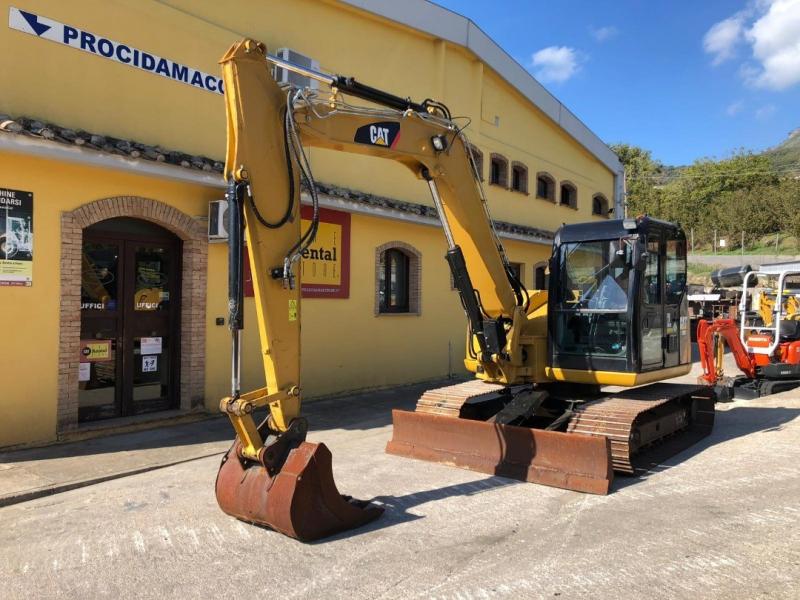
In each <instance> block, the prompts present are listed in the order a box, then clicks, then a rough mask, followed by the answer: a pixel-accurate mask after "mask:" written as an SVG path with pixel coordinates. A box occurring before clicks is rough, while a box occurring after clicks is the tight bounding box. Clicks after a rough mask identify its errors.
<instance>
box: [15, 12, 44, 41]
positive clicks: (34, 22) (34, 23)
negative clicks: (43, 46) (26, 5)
mask: <svg viewBox="0 0 800 600" xmlns="http://www.w3.org/2000/svg"><path fill="white" fill-rule="evenodd" d="M19 14H21V15H22V16H23V17H24V18H25V20H26V21H27V22H28V25H30V26H31V29H33V32H34V33H35V34H36V35H38V36H41V35H42V34H43V33H44V32H45V31H47V30H48V29H50V25H45V24H44V23H39V17H38V15H34V14H32V13H29V12H25V11H24V10H21V11H19Z"/></svg>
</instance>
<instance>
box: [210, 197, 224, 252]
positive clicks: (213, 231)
mask: <svg viewBox="0 0 800 600" xmlns="http://www.w3.org/2000/svg"><path fill="white" fill-rule="evenodd" d="M227 239H228V201H227V200H212V201H211V202H209V203H208V241H209V242H214V241H218V242H222V241H225V240H227Z"/></svg>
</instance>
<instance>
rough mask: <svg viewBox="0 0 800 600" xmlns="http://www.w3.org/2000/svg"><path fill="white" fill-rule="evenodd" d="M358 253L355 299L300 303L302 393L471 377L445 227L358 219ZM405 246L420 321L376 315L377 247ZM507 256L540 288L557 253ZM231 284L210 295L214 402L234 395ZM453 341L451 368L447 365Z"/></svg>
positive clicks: (523, 246)
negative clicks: (416, 255)
mask: <svg viewBox="0 0 800 600" xmlns="http://www.w3.org/2000/svg"><path fill="white" fill-rule="evenodd" d="M350 238H351V250H350V274H351V276H350V298H349V299H333V298H331V299H328V298H325V299H321V298H310V299H309V298H307V299H304V300H303V301H302V307H301V309H302V323H303V325H302V327H303V328H302V334H301V335H302V370H301V372H302V386H303V390H304V392H305V395H306V397H307V398H313V397H315V396H321V395H325V394H331V393H337V392H341V391H343V390H352V389H367V388H374V387H381V386H387V385H391V384H398V383H406V382H410V381H422V380H426V379H433V378H437V377H441V376H443V375H446V374H447V373H448V369H451V371H452V372H453V373H465V371H464V367H463V359H464V336H465V332H466V320H465V317H464V313H463V310H462V308H461V304H460V302H459V300H458V295H457V294H458V293H457V292H456V291H455V290H452V289H451V288H450V271H449V270H448V267H447V263H446V262H445V260H444V254H445V251H446V249H447V246H446V243H445V239H444V234H443V232H442V231H441V229H439V228H436V227H431V226H428V225H415V224H410V223H399V222H398V221H393V220H388V219H383V218H377V217H370V216H364V215H358V214H353V215H352V223H351V234H350ZM397 240H402V241H404V242H406V243H408V244H411V245H412V246H413V247H414V248H415V249H416V250H417V251H418V252H420V254H421V255H422V259H421V260H422V299H421V308H422V310H421V314H420V315H419V316H417V315H411V314H395V315H380V316H375V249H376V248H377V247H378V246H381V245H383V244H385V243H387V242H392V241H397ZM504 245H505V247H506V250H507V252H508V255H509V258H510V260H511V261H513V262H519V263H523V265H524V269H523V273H524V275H523V279H524V281H523V283H526V284H528V285H529V286H531V285H532V283H533V266H534V264H536V263H538V262H540V261H543V260H546V259H547V258H548V257H549V256H550V247H549V246H546V245H542V244H531V243H526V242H521V241H516V240H504ZM225 252H226V248H225V246H224V245H212V246H211V247H210V249H209V274H210V273H212V272H214V273H218V272H223V273H224V272H225V269H226V262H225V261H226V260H227V259H226V255H225ZM225 305H226V297H225V290H224V287H222V286H220V288H219V289H217V290H216V292H214V291H213V290H212V293H211V294H210V295H209V297H208V307H209V308H208V318H207V323H208V331H209V334H208V344H207V346H208V348H209V352H213V353H214V356H216V353H217V352H219V351H220V349H222V352H223V353H225V358H224V359H222V360H212V359H211V356H212V355H211V354H209V360H208V361H207V367H206V368H207V371H208V373H209V375H208V377H207V380H208V382H209V384H208V386H207V391H208V395H209V398H208V399H207V405H208V406H209V407H210V408H213V407H214V406H216V400H217V399H218V398H219V397H221V396H225V395H227V394H228V393H229V391H228V386H229V379H230V372H229V362H228V359H227V357H228V354H227V351H228V347H229V343H230V342H229V340H230V338H229V334H228V330H227V328H224V327H215V326H214V318H215V317H217V316H225V315H226V314H227V309H226V307H225ZM255 322H256V315H255V306H254V303H253V299H252V298H250V299H246V300H245V334H244V348H245V351H244V369H243V373H244V375H243V384H242V388H243V389H253V388H256V387H259V386H261V385H263V374H262V373H261V359H260V353H259V346H258V344H259V342H258V335H257V332H256V331H255V329H254V327H255ZM448 342H449V343H450V346H449V352H450V355H449V361H450V364H449V365H448Z"/></svg>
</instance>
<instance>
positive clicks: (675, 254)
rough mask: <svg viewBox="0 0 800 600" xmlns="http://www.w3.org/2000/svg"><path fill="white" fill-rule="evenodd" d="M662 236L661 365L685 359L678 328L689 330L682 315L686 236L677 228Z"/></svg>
mask: <svg viewBox="0 0 800 600" xmlns="http://www.w3.org/2000/svg"><path fill="white" fill-rule="evenodd" d="M666 238H667V239H665V240H664V247H665V252H664V366H665V367H676V366H678V365H679V364H682V363H685V362H686V361H685V360H683V361H682V360H681V355H682V354H685V352H682V348H681V338H682V337H686V336H681V330H682V328H683V329H687V330H688V318H687V317H685V316H684V318H683V320H682V319H681V316H682V314H681V313H682V311H681V304H682V303H683V302H684V296H685V295H686V294H685V291H686V239H685V238H684V237H683V236H682V235H681V234H680V232H679V231H678V230H674V231H671V232H669V233H668V235H667V236H666Z"/></svg>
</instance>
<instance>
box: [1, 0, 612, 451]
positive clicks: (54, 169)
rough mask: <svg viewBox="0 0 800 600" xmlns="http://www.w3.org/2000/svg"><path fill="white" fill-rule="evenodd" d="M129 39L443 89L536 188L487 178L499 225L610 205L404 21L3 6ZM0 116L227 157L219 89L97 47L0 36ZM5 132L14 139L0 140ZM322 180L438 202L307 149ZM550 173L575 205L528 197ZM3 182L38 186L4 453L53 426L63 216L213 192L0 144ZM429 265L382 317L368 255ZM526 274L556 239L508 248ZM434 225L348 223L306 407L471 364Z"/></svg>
mask: <svg viewBox="0 0 800 600" xmlns="http://www.w3.org/2000/svg"><path fill="white" fill-rule="evenodd" d="M12 5H13V6H15V7H17V8H21V9H23V10H29V11H31V12H35V13H37V14H40V15H44V16H47V17H50V18H53V19H56V20H58V21H61V22H63V23H66V24H69V25H73V26H75V27H79V28H81V29H84V30H88V31H91V32H94V33H96V34H99V35H103V36H106V37H108V38H110V39H113V40H115V41H118V42H125V43H128V44H130V45H132V46H135V47H137V48H140V49H142V50H146V51H148V52H151V53H153V54H157V55H160V56H162V57H165V58H169V59H172V60H175V61H179V62H182V63H184V64H186V65H189V66H191V67H193V68H197V69H200V70H203V71H206V72H208V73H217V72H218V65H217V60H218V59H219V57H220V56H221V55H222V54H223V53H224V52H225V50H226V49H227V48H228V47H229V46H230V44H232V43H233V42H235V41H236V40H238V39H240V38H241V37H242V36H245V35H247V36H252V37H254V38H257V39H261V40H263V41H265V42H266V43H267V45H268V47H269V48H270V49H276V48H278V47H282V46H287V47H291V48H293V49H295V50H297V51H299V52H302V53H304V54H306V55H309V56H312V57H314V58H317V59H318V60H320V62H321V68H322V69H323V70H327V71H330V72H340V73H342V74H347V75H352V76H355V77H357V78H358V79H359V80H361V81H363V82H366V83H369V84H371V85H374V86H378V87H383V88H385V89H387V90H390V91H393V92H395V93H398V94H400V95H403V96H412V97H414V98H417V99H423V98H426V97H431V96H432V97H436V98H438V99H441V100H443V101H444V102H445V103H447V104H449V105H450V107H451V109H452V111H453V114H454V115H464V116H467V117H469V118H470V119H471V124H470V126H469V128H468V129H467V130H466V131H467V134H468V135H469V137H470V139H471V141H472V142H473V143H474V144H475V145H476V146H478V147H479V148H480V150H481V151H482V152H483V154H484V165H483V175H484V178H485V179H486V180H487V181H488V177H489V156H490V154H491V153H492V152H497V153H500V154H502V155H503V156H505V157H506V158H507V159H508V161H509V164H510V163H511V162H512V161H520V162H523V163H525V164H526V165H527V167H528V169H529V190H530V192H531V193H529V194H528V195H525V194H521V193H519V192H512V191H509V190H505V189H500V188H499V187H498V186H493V185H488V183H487V184H486V185H485V187H486V189H487V192H488V195H489V202H490V208H491V210H492V214H493V216H494V217H495V218H496V219H500V220H504V221H509V222H513V223H517V224H522V225H528V226H533V227H539V228H542V229H547V230H555V229H556V228H557V227H558V226H559V225H560V224H561V223H563V222H569V221H573V222H574V221H583V220H587V219H591V218H593V217H592V215H591V194H593V193H596V192H600V193H603V194H604V195H605V196H606V197H607V198H608V199H609V200H611V199H612V198H613V185H614V180H613V173H611V171H609V170H608V169H607V168H606V167H605V166H603V165H602V164H601V163H600V162H599V161H598V160H597V159H595V158H594V157H593V156H591V155H590V154H589V153H588V152H586V151H585V150H584V149H583V148H582V147H581V146H580V145H579V144H578V143H577V142H575V141H574V140H572V139H571V138H570V137H569V136H568V135H566V134H565V132H564V131H562V130H561V129H560V128H559V127H558V126H557V125H555V124H554V123H553V122H552V121H550V120H549V119H547V118H546V117H545V116H544V115H543V114H542V113H541V112H540V111H538V109H536V108H535V107H534V106H533V105H532V104H531V103H530V102H529V101H528V100H527V99H525V98H524V97H523V96H522V95H520V94H519V93H518V92H517V91H516V90H514V89H513V88H512V87H511V86H509V85H508V84H507V83H506V82H505V81H504V80H502V79H501V78H500V77H499V76H498V75H497V74H496V73H494V72H493V71H492V70H491V69H489V68H487V67H485V66H484V65H483V64H482V63H481V62H480V61H479V60H476V57H475V56H474V55H472V54H471V53H469V52H468V51H466V50H464V49H461V48H459V47H456V46H453V45H452V44H447V43H445V42H443V41H441V40H436V39H433V38H432V37H431V36H427V35H425V34H422V33H419V32H417V31H414V30H411V29H409V28H407V27H404V26H401V25H398V24H396V23H393V22H389V21H386V20H383V19H379V18H377V17H374V16H372V15H369V14H367V13H363V12H361V11H358V10H356V9H353V8H350V7H347V6H344V5H341V4H339V3H337V2H334V1H327V0H292V2H285V1H279V0H271V1H266V0H265V1H262V2H258V3H254V2H247V1H245V0H231V1H230V2H226V3H215V2H202V3H199V2H191V1H189V0H164V1H161V2H155V1H152V2H145V1H141V0H116V1H113V2H109V1H107V0H83V1H82V2H80V3H65V2H57V1H55V0H19V1H17V0H15V1H14V2H13V4H12V3H11V2H9V0H0V10H2V11H3V12H4V14H6V15H7V14H8V12H9V7H10V6H12ZM0 72H2V73H4V76H5V77H6V78H7V79H8V81H12V82H13V85H8V86H5V87H4V90H3V97H2V98H1V99H0V114H6V115H11V116H12V117H29V118H36V119H41V120H44V121H51V122H54V123H57V124H59V125H61V126H66V127H70V128H73V129H75V130H80V129H84V130H87V131H90V132H96V133H102V134H106V135H113V136H115V137H119V138H123V139H133V140H137V141H141V142H144V143H147V144H158V145H160V146H161V147H163V148H167V149H176V150H180V151H183V152H186V153H189V154H201V155H206V156H209V157H212V158H216V159H221V158H222V156H223V154H224V145H225V129H224V127H225V111H224V105H223V99H222V97H221V96H220V95H218V94H214V93H211V92H208V91H203V90H199V89H195V88H192V87H190V86H188V85H184V84H181V83H177V82H174V81H170V80H168V79H165V78H162V77H158V76H156V75H154V74H151V73H146V72H143V71H139V70H136V69H133V68H130V67H127V66H125V65H122V64H119V63H115V62H112V61H110V60H105V59H103V58H100V57H98V56H95V55H91V54H88V53H85V52H80V51H78V50H75V49H70V48H67V47H65V46H62V45H59V44H56V43H53V42H49V41H45V40H43V39H39V38H37V37H35V36H33V35H26V34H24V33H21V32H18V31H15V30H12V29H9V28H8V27H2V28H0ZM3 135H6V134H3ZM311 159H312V164H313V167H314V170H315V175H316V177H317V179H318V180H320V181H324V182H326V183H330V184H335V185H339V186H342V187H346V188H353V189H358V190H360V191H363V192H369V193H373V194H377V195H382V196H387V197H391V198H396V199H400V200H405V201H410V202H418V203H424V204H428V205H430V204H431V201H430V198H429V196H428V192H427V187H426V186H425V185H424V184H422V183H421V182H419V181H417V180H416V179H415V178H413V177H410V176H409V174H408V171H407V169H406V168H405V167H402V166H400V165H397V164H394V163H393V162H392V161H381V160H379V159H376V158H370V157H361V156H351V155H343V154H340V153H334V152H331V151H327V150H321V149H313V150H311ZM538 171H547V172H549V173H550V174H551V175H553V176H554V177H555V178H556V179H557V180H561V179H568V180H570V181H572V182H573V183H575V184H576V185H577V186H578V193H579V204H578V209H577V210H574V209H571V208H567V207H563V206H557V205H554V204H553V203H551V202H549V201H546V200H542V199H537V198H536V197H535V175H536V173H537V172H538ZM0 187H7V188H12V189H19V190H26V191H32V192H33V193H34V211H35V212H34V223H35V224H34V228H35V242H34V243H35V252H34V257H35V258H34V264H33V269H34V283H33V286H32V287H30V288H25V287H19V288H0V328H2V331H3V332H4V336H5V339H6V340H13V342H14V343H13V347H14V351H13V352H9V353H7V355H6V357H5V361H4V368H3V369H2V370H0V389H3V390H6V394H5V396H4V398H5V399H4V400H2V401H0V447H2V446H8V445H13V444H19V443H31V442H41V441H48V440H52V439H54V438H55V437H56V435H57V433H58V424H57V406H56V404H57V401H58V389H59V383H60V382H59V369H58V361H59V358H58V357H59V349H60V348H59V340H60V337H59V336H60V332H59V307H60V297H59V296H60V293H61V292H60V278H61V273H60V268H59V259H60V244H61V237H60V236H61V232H60V223H61V215H62V213H63V212H65V211H71V210H74V209H76V208H78V207H79V206H81V205H84V204H86V203H88V202H92V201H95V200H99V199H102V198H109V197H114V196H136V197H143V198H149V199H153V200H157V201H161V202H165V203H167V204H169V205H171V206H173V207H175V208H176V209H178V210H180V211H182V212H183V213H185V214H187V215H189V216H191V217H197V218H198V219H202V218H204V217H205V216H206V214H207V205H208V202H209V201H210V200H214V199H218V198H219V197H220V196H221V192H220V190H219V188H218V187H216V186H205V185H200V184H192V183H180V182H175V181H169V180H166V179H162V178H158V177H155V176H146V175H137V174H131V173H125V172H122V171H119V170H109V169H103V168H99V167H89V166H81V165H76V164H71V163H65V162H60V161H57V160H49V159H43V158H33V157H31V156H27V155H21V154H15V153H9V152H5V151H0ZM395 240H397V241H402V242H404V243H406V244H409V245H411V246H412V247H413V248H415V250H416V251H417V252H419V254H420V255H421V261H422V262H421V264H422V267H421V278H422V284H421V290H422V291H421V300H420V302H421V312H420V314H419V315H380V316H376V315H375V310H374V308H375V306H374V304H375V249H376V248H378V247H379V246H381V245H383V244H386V243H387V242H391V241H395ZM504 243H505V246H506V249H507V251H508V254H509V258H510V259H511V260H512V261H513V262H519V263H522V264H523V265H524V269H523V282H524V283H525V284H527V285H528V286H532V284H533V267H534V265H535V264H536V263H539V262H540V261H542V260H545V259H546V258H547V256H548V255H549V247H548V246H545V245H542V244H538V243H531V242H523V241H516V240H506V241H505V242H504ZM225 252H226V249H225V246H224V245H210V246H209V248H208V271H207V282H208V283H207V289H206V306H207V312H206V318H205V336H206V337H205V347H206V360H205V406H206V408H207V409H208V410H216V407H217V405H218V401H219V398H220V397H221V396H224V395H227V393H228V385H229V383H228V382H229V356H230V355H229V333H228V329H227V327H225V326H218V325H216V321H215V320H216V318H217V317H227V309H226V281H227V273H226V268H227V267H226V257H225ZM444 253H445V242H444V237H443V234H442V232H441V230H440V229H438V228H437V227H432V226H429V225H423V224H414V223H408V222H399V221H395V220H390V219H387V218H384V217H378V216H367V215H363V214H356V213H354V214H353V215H352V231H351V288H350V298H349V299H341V300H339V299H306V300H304V301H303V304H302V318H303V333H302V339H303V354H302V372H303V387H304V390H305V393H306V397H308V398H313V397H315V396H320V395H324V394H330V393H336V392H341V391H344V390H352V389H358V388H371V387H376V386H383V385H390V384H396V383H404V382H410V381H420V380H425V379H432V378H435V377H440V376H442V375H445V374H447V373H448V372H449V371H450V372H460V371H463V365H462V360H463V356H464V351H463V347H464V332H465V328H466V325H465V320H464V316H463V312H462V310H461V307H460V303H459V301H458V298H457V293H456V292H455V291H453V290H451V288H450V276H449V272H448V270H447V267H446V263H445V261H444V259H443V256H444ZM245 318H246V329H245V361H244V369H243V376H244V377H243V379H244V381H243V387H245V388H255V387H259V386H261V385H263V372H262V368H261V356H260V349H259V348H258V335H257V332H256V331H255V323H256V317H255V309H254V306H253V300H252V299H248V300H247V301H246V314H245Z"/></svg>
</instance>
